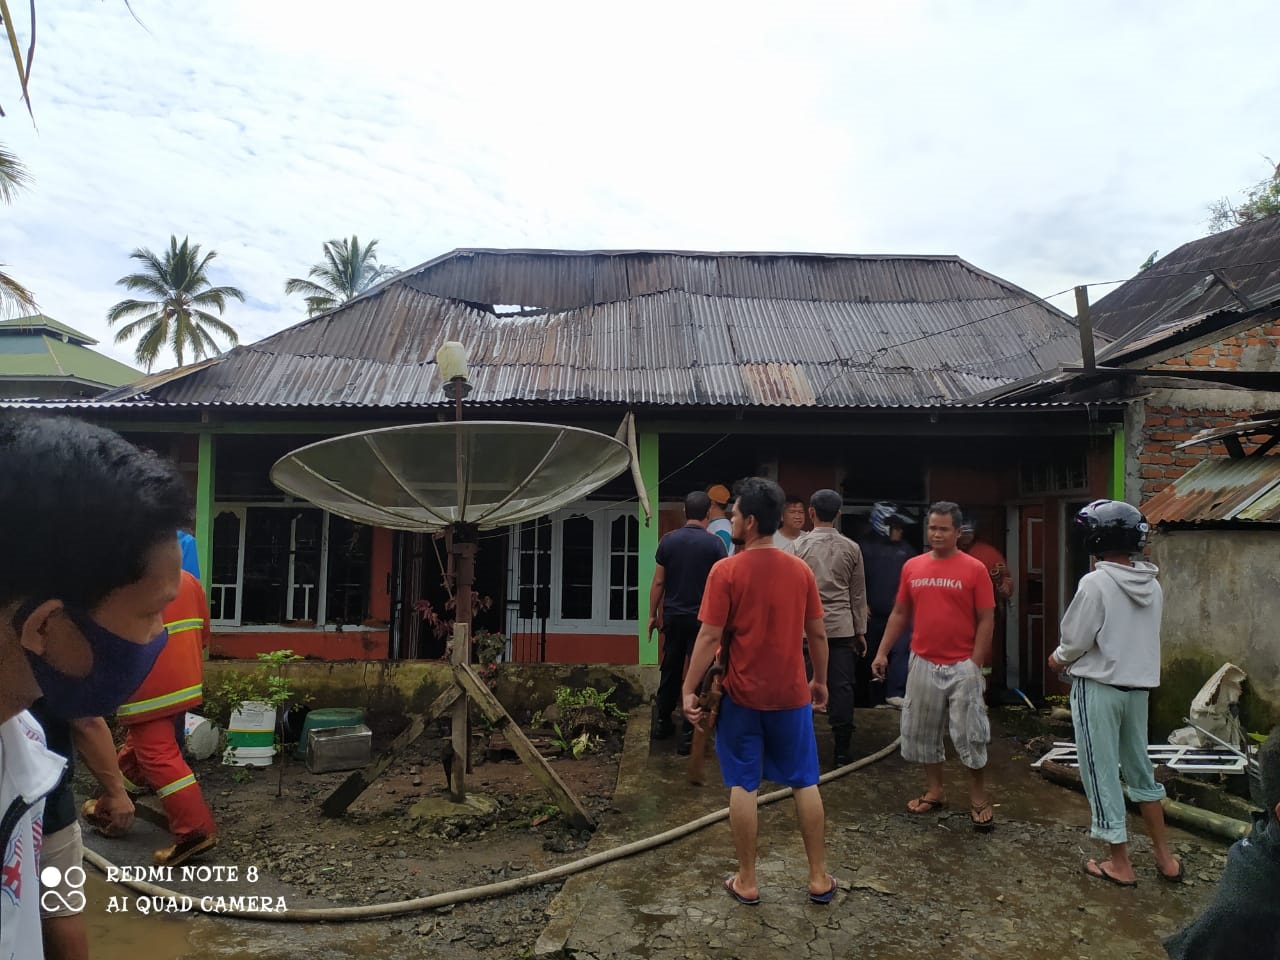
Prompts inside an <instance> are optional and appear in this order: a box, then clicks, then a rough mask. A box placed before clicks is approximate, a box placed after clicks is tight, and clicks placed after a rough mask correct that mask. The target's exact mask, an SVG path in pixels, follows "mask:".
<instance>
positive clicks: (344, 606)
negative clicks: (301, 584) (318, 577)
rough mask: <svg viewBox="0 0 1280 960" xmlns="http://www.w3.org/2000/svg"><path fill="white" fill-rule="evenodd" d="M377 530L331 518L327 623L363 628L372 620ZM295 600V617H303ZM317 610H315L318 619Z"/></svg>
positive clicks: (326, 592) (343, 519)
mask: <svg viewBox="0 0 1280 960" xmlns="http://www.w3.org/2000/svg"><path fill="white" fill-rule="evenodd" d="M372 550H373V528H372V527H367V526H365V525H364V524H362V523H352V522H351V521H350V520H347V519H346V518H344V517H334V516H331V517H330V518H329V573H328V579H327V580H326V583H325V619H326V620H327V621H328V622H329V623H344V624H359V623H363V622H364V621H365V620H366V619H368V617H369V577H370V576H371V575H372V569H373V566H372ZM298 611H299V608H298V600H297V598H296V597H295V599H294V611H293V612H294V616H295V617H298V616H299V612H298ZM314 612H315V607H314V606H313V607H312V615H314Z"/></svg>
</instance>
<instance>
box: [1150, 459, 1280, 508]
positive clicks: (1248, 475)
mask: <svg viewBox="0 0 1280 960" xmlns="http://www.w3.org/2000/svg"><path fill="white" fill-rule="evenodd" d="M1142 512H1143V513H1144V514H1146V517H1147V520H1149V521H1150V522H1151V523H1171V524H1202V523H1220V522H1225V521H1245V522H1254V523H1280V456H1262V457H1242V458H1240V459H1237V460H1205V461H1202V462H1201V463H1198V464H1196V465H1195V466H1194V467H1192V468H1191V469H1190V470H1188V471H1187V472H1186V473H1184V474H1183V475H1182V476H1181V477H1179V478H1178V479H1177V480H1174V481H1173V482H1172V483H1170V484H1169V486H1167V487H1165V488H1164V489H1163V490H1161V491H1160V492H1159V493H1157V494H1156V495H1155V496H1154V497H1152V498H1151V499H1150V500H1148V501H1147V502H1146V503H1145V504H1144V505H1143V507H1142Z"/></svg>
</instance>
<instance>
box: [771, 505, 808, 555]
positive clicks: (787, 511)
mask: <svg viewBox="0 0 1280 960" xmlns="http://www.w3.org/2000/svg"><path fill="white" fill-rule="evenodd" d="M804 517H805V509H804V498H803V497H796V496H789V497H787V501H786V503H785V504H784V505H783V507H782V522H781V523H780V524H779V525H778V531H777V533H775V534H774V535H773V545H774V546H775V547H777V548H778V549H779V550H786V551H787V552H788V553H795V552H796V542H797V540H798V539H799V537H800V534H802V533H804Z"/></svg>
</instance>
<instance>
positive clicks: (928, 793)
mask: <svg viewBox="0 0 1280 960" xmlns="http://www.w3.org/2000/svg"><path fill="white" fill-rule="evenodd" d="M960 524H961V514H960V508H959V507H958V506H956V505H955V504H954V503H951V502H950V501H947V500H941V501H939V502H937V503H935V504H934V505H933V506H932V507H930V508H929V529H928V536H929V546H930V548H931V550H930V552H929V553H925V554H922V555H920V556H918V557H912V558H911V559H910V560H908V561H907V562H906V564H905V565H904V566H903V568H902V579H901V580H900V581H899V585H898V598H897V602H896V603H895V604H894V607H893V613H892V614H890V615H889V623H888V625H887V626H886V627H885V630H884V637H883V638H882V639H881V641H880V650H879V652H878V653H877V654H876V658H875V661H874V662H873V663H872V664H871V671H872V673H874V674H875V675H876V677H877V678H878V679H880V680H883V679H884V677H885V671H886V670H887V668H888V665H889V651H890V650H892V649H893V645H894V643H895V642H896V641H897V639H898V635H899V634H900V633H901V632H902V631H903V629H904V628H906V626H907V625H908V624H912V628H911V629H912V633H911V666H910V668H909V669H908V672H907V696H906V700H905V702H904V703H903V706H902V727H901V729H902V758H903V759H904V760H908V761H911V762H913V763H921V764H924V775H925V782H926V788H925V792H924V793H923V794H922V795H921V796H919V797H916V798H915V799H914V800H912V801H911V802H910V803H908V804H907V809H908V810H910V811H911V812H912V813H931V812H933V811H934V810H937V809H938V808H940V807H942V806H943V805H944V804H945V803H946V794H945V792H944V790H943V785H942V762H943V760H945V759H946V752H945V749H944V746H943V742H942V738H943V734H944V732H948V730H949V732H950V734H951V742H952V743H953V744H955V748H956V753H958V754H959V756H960V762H961V763H963V764H964V765H965V767H967V768H968V770H969V819H970V820H971V821H972V822H973V826H974V829H976V830H981V831H984V832H985V831H988V830H991V829H993V828H994V827H995V819H994V813H995V812H994V810H993V809H992V807H991V800H990V799H989V798H988V796H987V788H986V783H985V780H984V777H983V769H984V768H985V767H986V765H987V744H988V743H989V742H990V740H991V725H990V723H989V722H988V721H987V705H986V702H985V700H984V694H985V692H986V682H985V680H984V678H983V675H982V670H983V668H984V667H985V666H986V665H987V661H988V660H989V659H990V658H991V628H992V624H993V623H994V620H995V606H996V601H995V591H994V590H993V589H992V584H991V575H990V573H989V572H988V570H987V568H986V566H985V565H984V564H983V563H982V562H981V561H980V560H975V559H974V558H973V557H971V556H969V555H968V554H967V553H964V552H962V551H961V550H960V548H959V546H958V540H959V534H960Z"/></svg>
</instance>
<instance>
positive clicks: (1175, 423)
mask: <svg viewBox="0 0 1280 960" xmlns="http://www.w3.org/2000/svg"><path fill="white" fill-rule="evenodd" d="M1165 423H1167V424H1168V425H1169V426H1171V427H1185V426H1186V425H1187V418H1186V417H1170V418H1169V419H1168V420H1166V421H1165Z"/></svg>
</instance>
